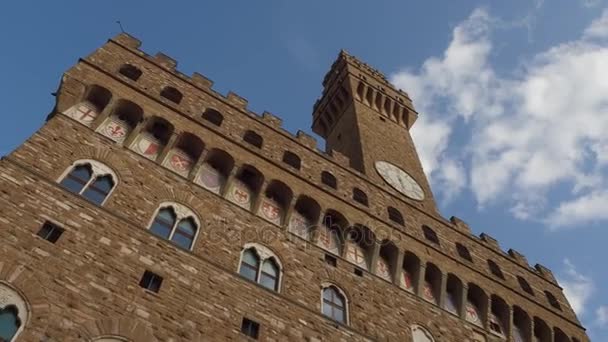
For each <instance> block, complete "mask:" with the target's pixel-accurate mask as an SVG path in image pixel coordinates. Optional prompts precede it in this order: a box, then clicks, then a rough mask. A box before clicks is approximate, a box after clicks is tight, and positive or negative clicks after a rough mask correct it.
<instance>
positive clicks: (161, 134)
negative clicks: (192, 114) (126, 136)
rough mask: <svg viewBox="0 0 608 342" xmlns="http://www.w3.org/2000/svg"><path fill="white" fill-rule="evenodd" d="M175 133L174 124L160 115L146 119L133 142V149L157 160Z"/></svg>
mask: <svg viewBox="0 0 608 342" xmlns="http://www.w3.org/2000/svg"><path fill="white" fill-rule="evenodd" d="M172 134H173V125H171V124H170V123H169V121H167V120H165V119H163V118H160V117H151V118H148V119H147V120H146V123H145V125H144V128H143V129H142V130H141V132H140V133H139V135H138V136H137V138H136V139H135V140H134V141H133V143H132V144H131V149H132V150H133V151H135V152H137V153H139V154H140V155H142V156H144V157H146V158H148V159H151V160H156V158H157V157H158V155H159V154H160V152H161V151H162V150H163V148H164V147H165V146H166V145H167V143H168V142H169V138H171V135H172Z"/></svg>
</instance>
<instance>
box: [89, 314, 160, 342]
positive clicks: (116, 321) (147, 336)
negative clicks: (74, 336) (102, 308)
mask: <svg viewBox="0 0 608 342" xmlns="http://www.w3.org/2000/svg"><path fill="white" fill-rule="evenodd" d="M78 337H79V338H80V339H79V340H80V341H90V342H115V341H120V342H157V341H158V340H157V339H156V337H154V334H153V331H152V328H151V326H150V324H149V323H147V322H144V321H142V320H139V319H135V318H130V317H119V318H105V319H101V320H97V321H88V322H86V323H85V324H83V325H81V326H80V327H79V328H78Z"/></svg>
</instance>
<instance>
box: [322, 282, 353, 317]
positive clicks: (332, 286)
mask: <svg viewBox="0 0 608 342" xmlns="http://www.w3.org/2000/svg"><path fill="white" fill-rule="evenodd" d="M329 289H334V291H335V292H337V293H338V294H339V295H340V296H341V297H342V300H343V302H344V306H343V308H342V309H343V310H344V311H343V316H344V320H343V321H338V320H337V319H335V316H334V315H333V312H334V310H336V309H335V306H336V305H334V303H333V302H332V303H331V309H332V316H331V317H330V316H328V315H326V314H325V312H324V309H325V303H326V300H325V290H329ZM320 292H321V315H323V317H325V318H327V319H330V320H332V321H333V322H336V323H339V324H344V325H349V323H350V319H349V313H350V312H349V300H348V296H347V295H346V293H345V292H344V290H342V288H340V287H339V286H338V285H336V284H334V283H323V284H322V285H321V291H320ZM332 297H333V296H332Z"/></svg>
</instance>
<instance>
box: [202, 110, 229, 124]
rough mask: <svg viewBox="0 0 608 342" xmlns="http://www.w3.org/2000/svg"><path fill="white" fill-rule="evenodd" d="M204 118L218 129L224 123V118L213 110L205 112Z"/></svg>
mask: <svg viewBox="0 0 608 342" xmlns="http://www.w3.org/2000/svg"><path fill="white" fill-rule="evenodd" d="M202 118H203V119H204V120H206V121H208V122H210V123H212V124H213V125H215V126H218V127H219V126H221V125H222V122H224V116H223V115H222V114H220V112H218V111H217V110H215V109H213V108H207V109H206V110H205V112H203V115H202Z"/></svg>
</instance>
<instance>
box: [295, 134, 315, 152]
mask: <svg viewBox="0 0 608 342" xmlns="http://www.w3.org/2000/svg"><path fill="white" fill-rule="evenodd" d="M296 139H297V140H298V141H299V142H300V143H301V144H302V145H304V146H306V147H308V148H309V149H311V150H316V149H317V139H316V138H315V137H313V136H312V135H310V134H308V133H306V132H304V131H302V130H298V132H297V133H296Z"/></svg>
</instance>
